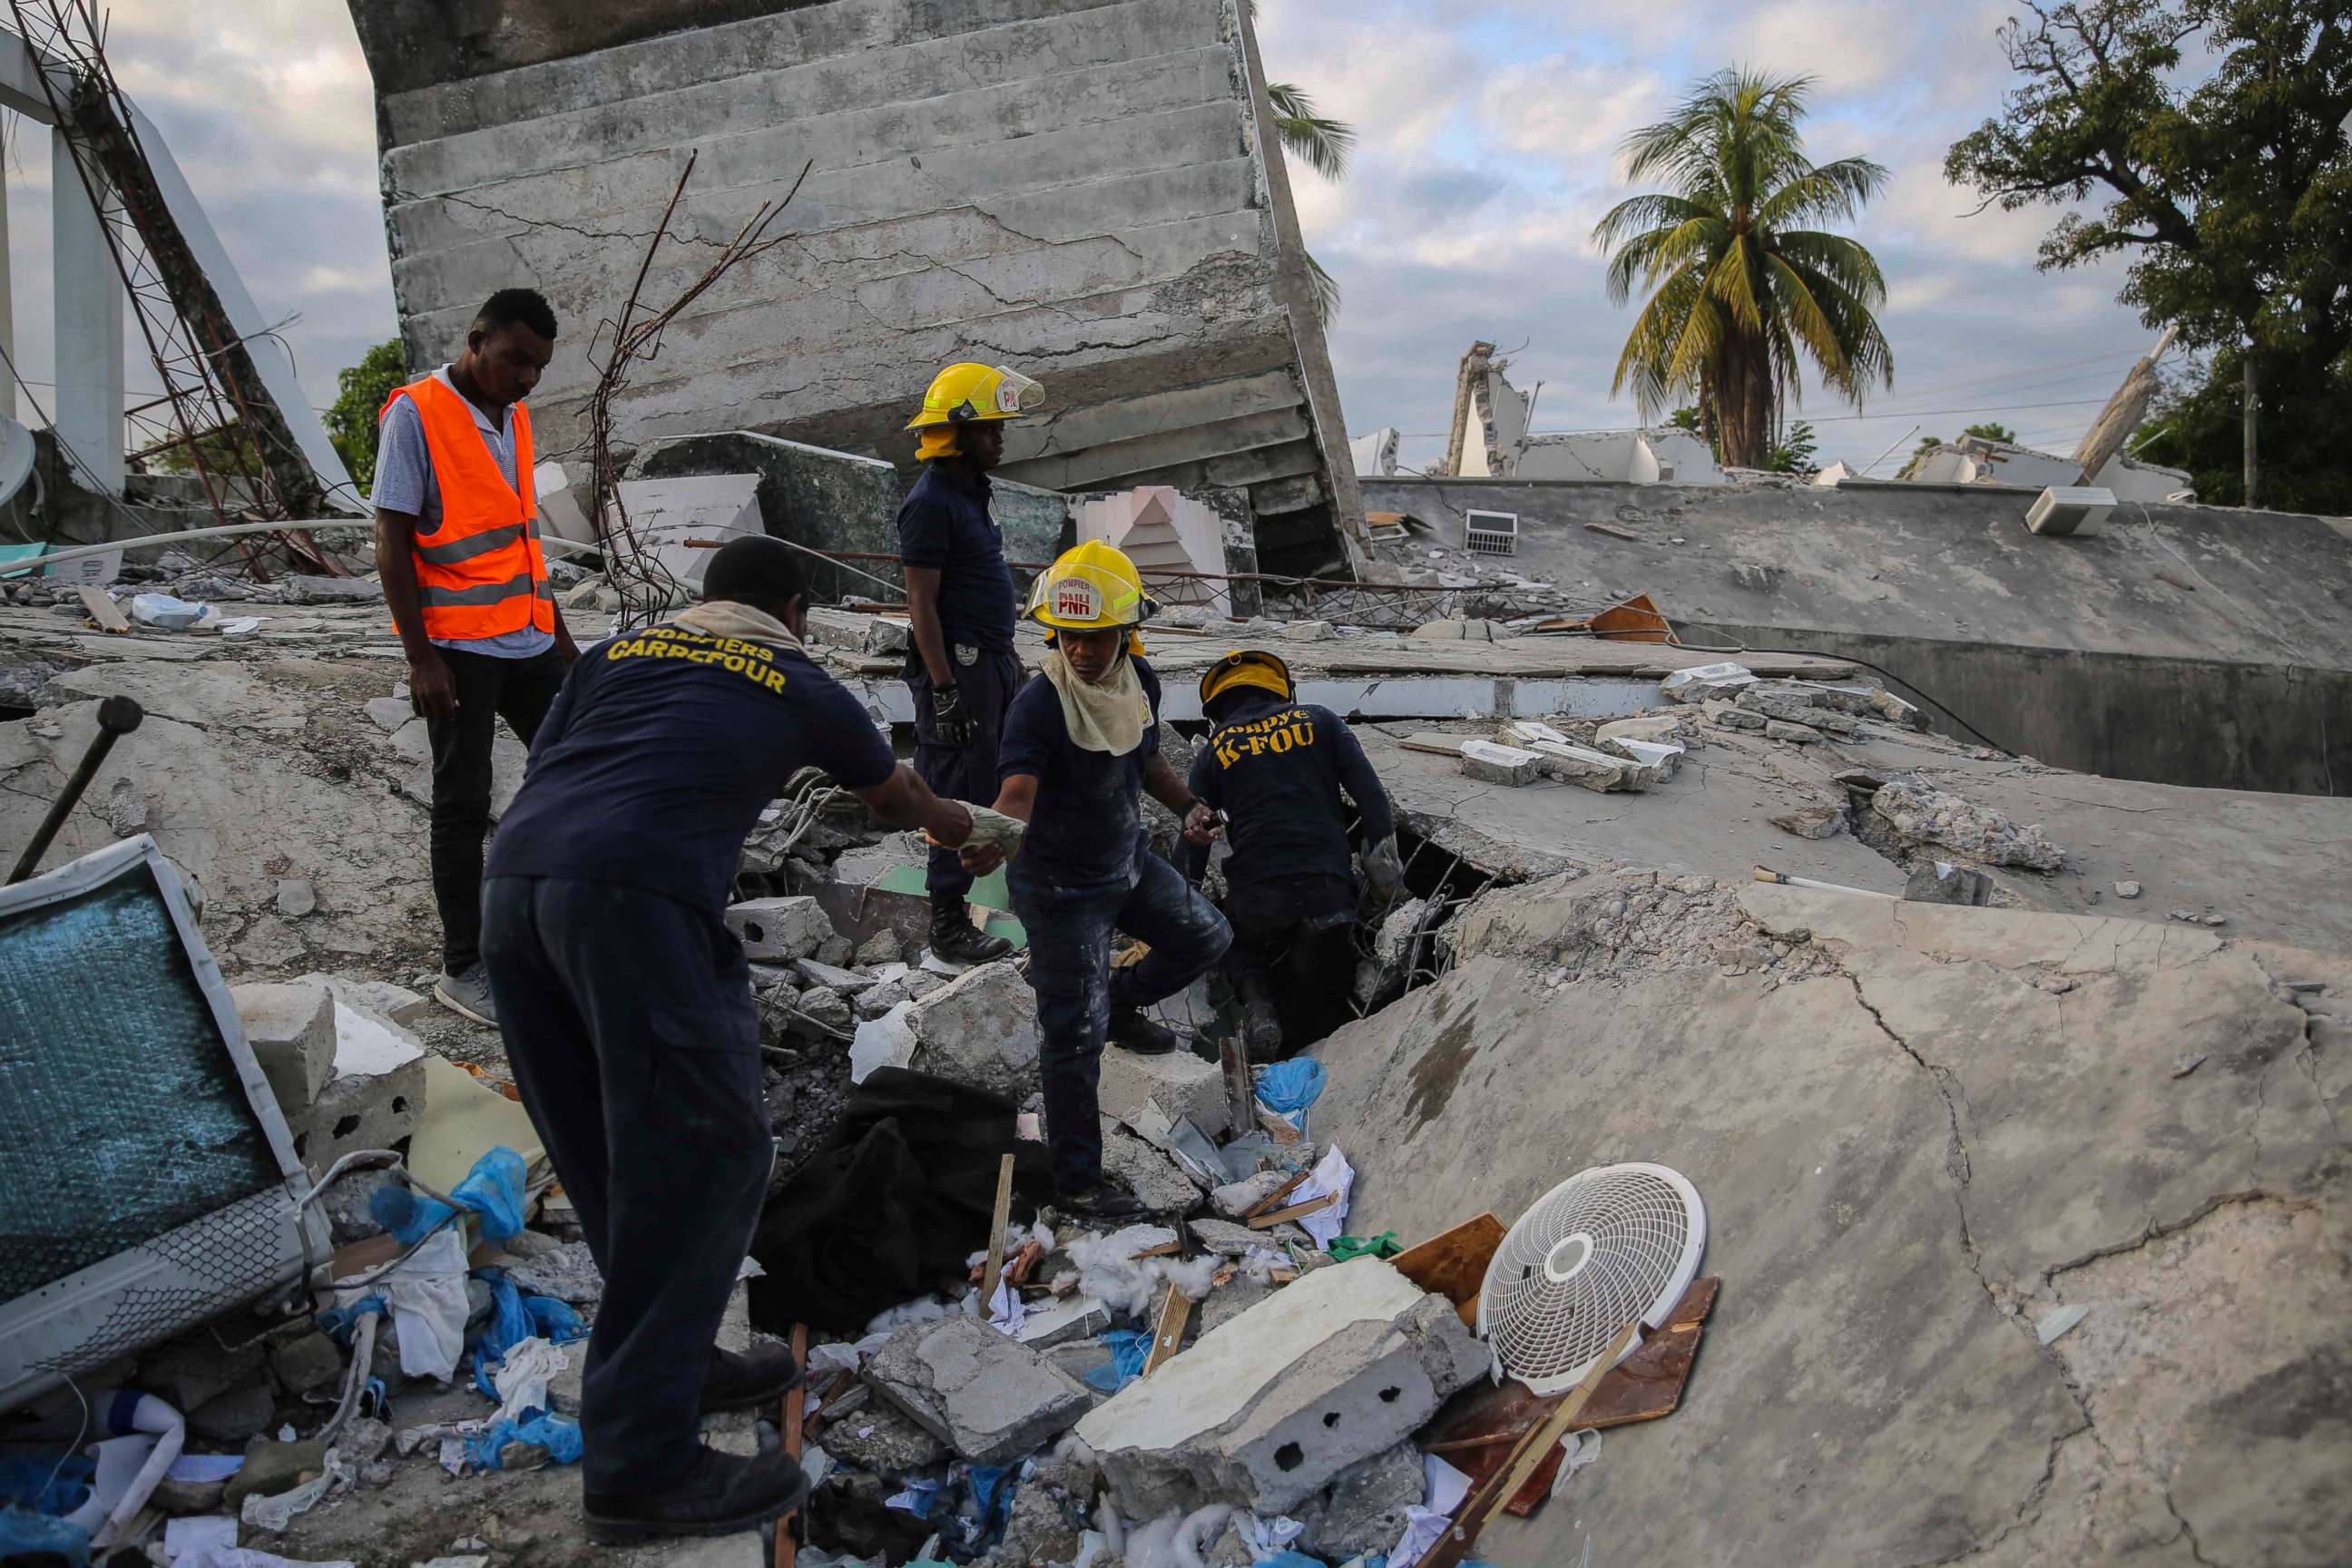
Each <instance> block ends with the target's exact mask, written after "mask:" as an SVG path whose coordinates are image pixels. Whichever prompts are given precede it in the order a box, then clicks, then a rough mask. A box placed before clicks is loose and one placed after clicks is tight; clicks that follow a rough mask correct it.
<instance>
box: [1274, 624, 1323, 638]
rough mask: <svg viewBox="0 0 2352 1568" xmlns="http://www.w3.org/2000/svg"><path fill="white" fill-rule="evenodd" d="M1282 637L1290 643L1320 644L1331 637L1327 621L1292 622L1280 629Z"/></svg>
mask: <svg viewBox="0 0 2352 1568" xmlns="http://www.w3.org/2000/svg"><path fill="white" fill-rule="evenodd" d="M1282 635H1283V637H1285V638H1286V639H1287V640H1288V641H1291V642H1320V641H1322V640H1323V639H1324V638H1325V637H1329V636H1330V635H1331V623H1330V622H1328V621H1293V622H1291V623H1290V624H1289V625H1288V626H1285V627H1283V628H1282Z"/></svg>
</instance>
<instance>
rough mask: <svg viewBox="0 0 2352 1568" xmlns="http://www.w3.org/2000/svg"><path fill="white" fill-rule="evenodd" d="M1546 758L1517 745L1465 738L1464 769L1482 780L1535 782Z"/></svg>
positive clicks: (1513, 783)
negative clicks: (1504, 744) (1502, 744)
mask: <svg viewBox="0 0 2352 1568" xmlns="http://www.w3.org/2000/svg"><path fill="white" fill-rule="evenodd" d="M1542 762H1543V759H1542V758H1541V757H1539V756H1538V755H1537V754H1536V753H1535V752H1525V751H1521V750H1520V749H1519V748H1518V747H1517V746H1498V745H1496V743H1495V742H1492V741H1465V742H1462V773H1463V776H1464V777H1465V778H1474V779H1476V780H1478V781H1479V782H1481V783H1482V784H1507V785H1509V786H1510V787H1512V788H1514V789H1516V788H1517V787H1519V786H1520V785H1522V784H1533V783H1535V782H1536V775H1537V773H1538V772H1539V771H1540V766H1541V763H1542Z"/></svg>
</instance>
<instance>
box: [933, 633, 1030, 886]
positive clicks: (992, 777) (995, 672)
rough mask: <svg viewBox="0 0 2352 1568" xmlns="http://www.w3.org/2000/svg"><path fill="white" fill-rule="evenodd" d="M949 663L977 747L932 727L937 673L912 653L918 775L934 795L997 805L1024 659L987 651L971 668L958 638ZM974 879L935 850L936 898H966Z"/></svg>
mask: <svg viewBox="0 0 2352 1568" xmlns="http://www.w3.org/2000/svg"><path fill="white" fill-rule="evenodd" d="M964 646H965V647H971V645H970V644H969V643H967V644H965V645H964ZM948 658H950V661H952V662H953V663H954V665H955V683H956V690H957V691H959V692H960V693H961V694H962V697H963V705H964V707H965V708H967V709H969V710H971V716H972V719H973V721H975V725H976V727H975V728H974V730H973V731H972V737H971V744H970V745H968V746H950V745H947V744H945V743H943V742H941V741H940V737H939V728H938V726H937V725H935V724H933V723H932V722H931V692H932V689H933V688H932V685H931V673H930V671H929V670H928V669H925V668H923V661H922V659H921V658H919V657H918V656H915V655H911V654H910V655H908V668H907V689H908V691H909V692H911V693H913V695H914V699H915V763H914V766H915V772H916V773H919V774H921V775H922V780H923V782H924V783H925V784H929V785H930V786H931V793H932V794H933V795H941V796H944V797H946V798H948V799H951V800H961V801H973V802H977V803H978V804H980V805H994V804H995V803H996V791H997V777H996V748H997V744H998V742H1001V741H1003V738H1004V715H1005V714H1006V713H1007V712H1009V711H1010V710H1012V707H1013V698H1014V697H1015V696H1016V695H1018V694H1019V692H1020V690H1021V680H1022V676H1021V658H1020V656H1019V655H1018V654H1015V653H1013V652H1012V651H1011V650H1010V649H1007V650H1006V651H1004V652H1002V653H999V652H996V651H994V650H992V649H990V648H982V649H981V650H980V657H979V658H975V659H973V660H972V661H971V663H970V664H966V663H964V662H963V660H962V659H961V658H959V657H958V656H957V653H956V645H955V642H954V640H953V639H952V638H950V640H949V643H948ZM923 886H924V887H926V888H928V889H930V893H931V896H932V897H933V898H935V899H961V898H963V897H965V896H966V895H968V894H969V893H971V872H969V871H967V870H965V869H964V868H963V862H962V860H961V859H960V858H958V857H957V855H956V852H955V851H954V850H952V849H941V848H940V847H937V846H936V845H935V846H933V847H932V849H931V853H930V860H929V865H928V866H927V867H926V868H924V873H923Z"/></svg>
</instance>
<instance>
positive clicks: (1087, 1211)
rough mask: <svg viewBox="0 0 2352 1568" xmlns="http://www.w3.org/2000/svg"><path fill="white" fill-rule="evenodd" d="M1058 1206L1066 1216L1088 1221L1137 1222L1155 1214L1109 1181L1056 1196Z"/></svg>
mask: <svg viewBox="0 0 2352 1568" xmlns="http://www.w3.org/2000/svg"><path fill="white" fill-rule="evenodd" d="M1054 1206H1055V1208H1057V1209H1060V1210H1061V1211H1062V1212H1063V1213H1064V1214H1067V1215H1079V1216H1081V1217H1083V1218H1086V1219H1134V1218H1136V1217H1137V1216H1138V1215H1146V1214H1150V1212H1151V1211H1150V1209H1148V1208H1146V1207H1144V1206H1143V1200H1142V1199H1141V1198H1139V1197H1137V1196H1136V1195H1135V1194H1133V1193H1130V1192H1129V1191H1128V1190H1127V1189H1126V1188H1125V1187H1122V1186H1120V1185H1119V1184H1118V1183H1117V1182H1114V1181H1110V1180H1108V1179H1105V1180H1103V1181H1099V1182H1097V1183H1096V1184H1094V1185H1093V1186H1091V1187H1088V1188H1087V1189H1086V1190H1085V1191H1083V1192H1076V1193H1055V1194H1054Z"/></svg>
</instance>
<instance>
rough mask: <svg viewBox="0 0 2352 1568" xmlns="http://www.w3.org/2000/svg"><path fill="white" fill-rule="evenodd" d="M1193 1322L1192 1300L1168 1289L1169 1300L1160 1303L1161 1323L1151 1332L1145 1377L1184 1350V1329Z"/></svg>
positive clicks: (1176, 1290)
mask: <svg viewBox="0 0 2352 1568" xmlns="http://www.w3.org/2000/svg"><path fill="white" fill-rule="evenodd" d="M1191 1321H1192V1298H1191V1297H1190V1296H1187V1295H1185V1294H1184V1292H1183V1291H1181V1290H1179V1289H1176V1287H1175V1286H1173V1285H1171V1286H1170V1287H1168V1299H1167V1300H1165V1301H1162V1302H1160V1321H1159V1324H1158V1325H1157V1326H1156V1327H1154V1328H1153V1330H1152V1331H1151V1353H1150V1355H1148V1356H1146V1357H1144V1358H1143V1375H1144V1376H1146V1377H1150V1375H1151V1374H1152V1373H1155V1372H1158V1371H1159V1370H1160V1363H1162V1362H1164V1361H1166V1360H1167V1359H1168V1358H1169V1357H1170V1356H1172V1355H1174V1354H1175V1353H1176V1352H1178V1351H1180V1350H1181V1349H1183V1348H1184V1327H1185V1325H1186V1324H1188V1323H1190V1322H1191Z"/></svg>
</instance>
